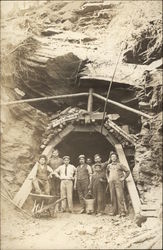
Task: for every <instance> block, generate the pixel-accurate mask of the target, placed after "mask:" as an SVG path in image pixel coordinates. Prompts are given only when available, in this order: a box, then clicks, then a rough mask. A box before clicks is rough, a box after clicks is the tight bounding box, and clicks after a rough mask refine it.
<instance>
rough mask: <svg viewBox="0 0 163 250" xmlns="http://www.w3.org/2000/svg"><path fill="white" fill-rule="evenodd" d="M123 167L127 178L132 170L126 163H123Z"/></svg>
mask: <svg viewBox="0 0 163 250" xmlns="http://www.w3.org/2000/svg"><path fill="white" fill-rule="evenodd" d="M121 168H122V170H123V171H124V172H125V177H124V179H126V178H127V177H128V176H129V174H130V170H129V169H128V168H127V167H126V166H125V165H123V164H121Z"/></svg>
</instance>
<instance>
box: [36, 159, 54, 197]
mask: <svg viewBox="0 0 163 250" xmlns="http://www.w3.org/2000/svg"><path fill="white" fill-rule="evenodd" d="M52 173H53V170H52V169H51V168H50V167H49V166H48V165H47V157H46V155H41V156H40V157H39V161H38V164H37V173H36V178H35V179H34V180H33V186H34V189H35V192H36V193H37V194H41V193H43V194H46V195H49V194H50V185H49V180H48V179H49V178H50V177H51V175H52Z"/></svg>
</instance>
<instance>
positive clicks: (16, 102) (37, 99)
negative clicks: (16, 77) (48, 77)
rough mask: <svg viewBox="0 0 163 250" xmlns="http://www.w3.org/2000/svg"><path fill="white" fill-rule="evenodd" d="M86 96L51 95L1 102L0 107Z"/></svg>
mask: <svg viewBox="0 0 163 250" xmlns="http://www.w3.org/2000/svg"><path fill="white" fill-rule="evenodd" d="M88 95H89V94H88V93H87V92H84V93H76V94H67V95H58V96H55V95H52V96H45V97H38V98H31V99H26V100H18V101H11V102H2V103H1V105H3V106H8V105H14V104H21V103H31V102H39V101H48V100H58V99H65V98H73V97H80V96H88Z"/></svg>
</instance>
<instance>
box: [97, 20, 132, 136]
mask: <svg viewBox="0 0 163 250" xmlns="http://www.w3.org/2000/svg"><path fill="white" fill-rule="evenodd" d="M133 16H134V15H133ZM133 16H132V18H131V19H130V23H129V30H130V26H131V23H132V20H133ZM127 34H128V33H127V32H126V37H125V39H124V41H126V38H127ZM124 41H123V42H122V44H121V49H120V52H119V55H118V59H117V62H116V65H115V69H114V72H113V75H112V79H111V82H110V84H109V88H108V91H107V95H106V101H105V104H104V110H103V118H102V122H101V133H102V129H103V126H104V120H105V112H106V106H107V101H108V98H109V94H110V91H111V86H112V83H113V79H114V76H115V73H116V70H117V66H118V63H119V59H120V56H121V53H122V49H123V44H124Z"/></svg>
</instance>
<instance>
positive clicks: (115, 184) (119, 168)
mask: <svg viewBox="0 0 163 250" xmlns="http://www.w3.org/2000/svg"><path fill="white" fill-rule="evenodd" d="M110 160H111V163H110V164H108V166H107V169H106V177H107V181H108V183H109V188H110V195H111V203H112V212H111V213H110V215H115V214H117V210H119V213H120V216H125V207H124V191H123V186H124V180H125V179H126V178H127V177H128V176H129V174H130V171H129V170H128V169H127V167H126V166H124V165H123V164H121V163H120V162H119V160H118V155H117V154H116V153H115V152H111V154H110Z"/></svg>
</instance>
